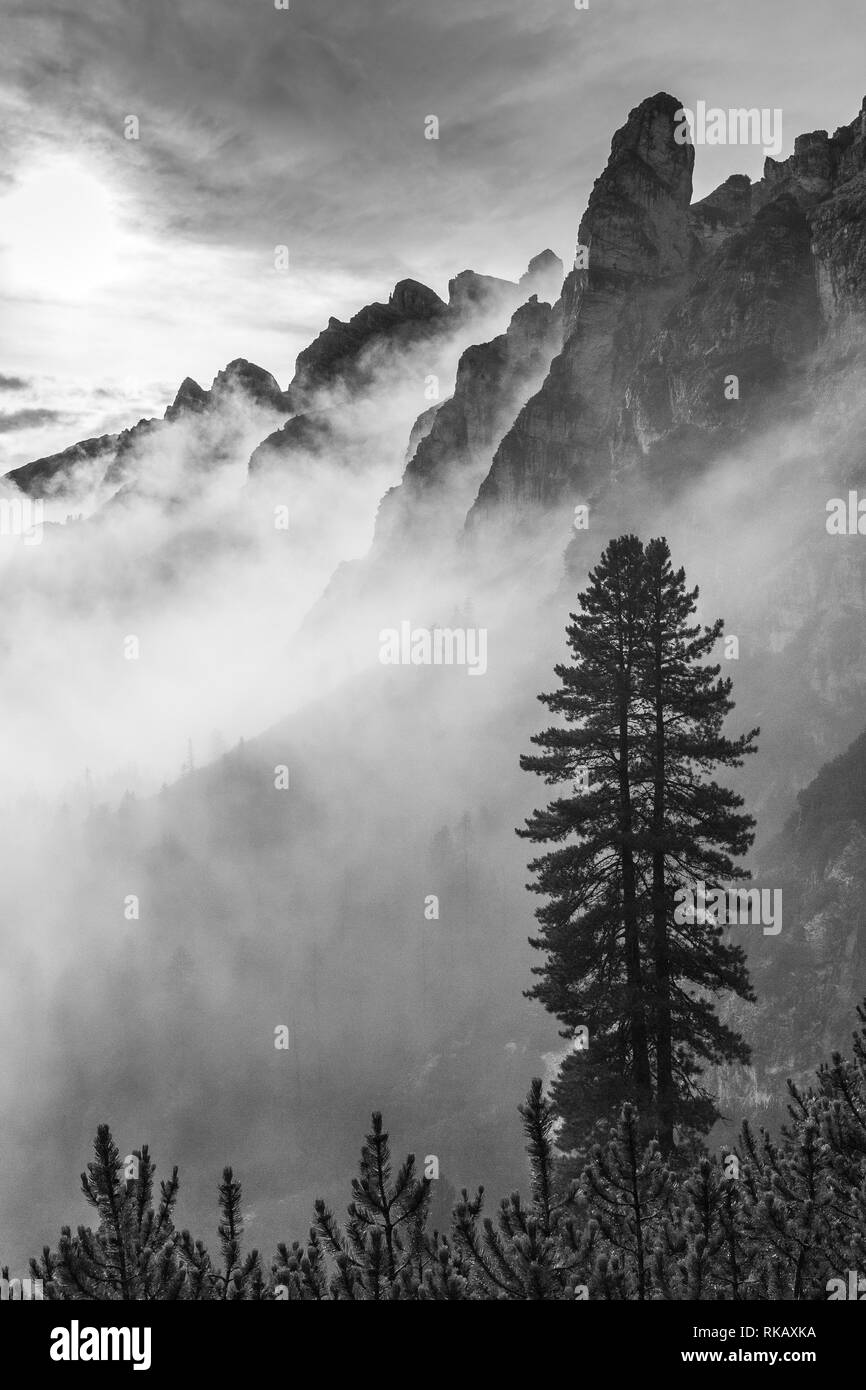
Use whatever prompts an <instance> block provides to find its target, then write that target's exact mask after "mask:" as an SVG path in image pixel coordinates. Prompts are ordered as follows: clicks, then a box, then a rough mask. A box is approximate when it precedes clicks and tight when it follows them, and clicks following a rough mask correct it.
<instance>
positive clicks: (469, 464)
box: [373, 295, 562, 559]
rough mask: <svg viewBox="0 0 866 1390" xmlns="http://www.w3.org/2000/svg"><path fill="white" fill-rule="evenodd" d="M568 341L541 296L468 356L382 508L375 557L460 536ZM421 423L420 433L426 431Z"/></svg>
mask: <svg viewBox="0 0 866 1390" xmlns="http://www.w3.org/2000/svg"><path fill="white" fill-rule="evenodd" d="M561 340H562V327H561V319H560V311H559V309H557V308H553V307H551V305H549V304H543V303H539V301H538V299H537V297H536V296H535V295H533V296H532V298H531V299H530V300H529V302H528V303H526V304H524V305H522V307H521V308H519V309H518V310H517V312H516V313H515V314H514V315H513V317H512V319H511V322H510V324H509V326H508V329H507V330H506V332H505V333H503V334H501V335H500V336H499V337H498V338H494V340H493V341H492V342H490V343H482V344H479V345H477V346H475V347H471V348H468V349H467V350H466V352H464V353H463V356H462V357H461V359H460V364H459V366H458V369H457V381H456V385H455V388H454V394H453V396H451V397H450V399H449V400H447V401H445V402H444V403H443V404H442V405H440V406H439V407H438V408H437V409H436V411H435V413H434V414H433V416H432V419H430V418H429V412H425V416H424V417H422V420H424V422H425V425H426V423H427V421H428V419H429V428H427V429H425V431H424V434H423V437H422V438H421V439H420V440H419V442H418V445H417V448H416V449H415V451H414V453H413V454H412V457H411V458H410V460H409V462H408V464H407V467H406V471H405V473H404V474H403V479H402V481H401V483H400V484H399V486H397V487H395V488H392V489H391V491H390V492H389V493H387V494H386V496H385V498H384V499H383V501H382V505H381V507H380V509H379V516H378V519H377V523H376V536H375V540H374V545H373V558H374V559H379V558H381V557H382V556H383V555H385V554H388V553H390V554H391V555H395V556H396V555H403V554H405V553H406V552H407V551H408V550H410V549H413V548H414V547H416V546H417V545H418V544H419V543H421V544H423V545H425V546H426V547H428V548H432V547H433V546H434V545H435V543H436V540H437V539H440V538H441V539H445V538H451V537H453V536H455V535H456V534H457V532H458V531H459V529H460V526H461V524H462V521H463V518H464V516H465V514H466V510H467V508H468V506H469V505H470V504H471V502H472V499H473V498H474V497H475V494H476V493H477V491H478V486H479V484H480V482H481V480H482V478H483V477H484V474H485V472H486V471H487V469H488V467H489V465H490V459H491V457H492V455H493V452H494V450H495V449H496V446H497V444H498V442H499V440H500V438H501V437H502V435H503V433H504V432H505V430H506V429H507V428H508V426H509V424H510V422H511V421H512V420H513V418H514V415H515V413H516V411H517V410H519V408H520V406H521V404H522V403H523V402H524V401H525V400H526V399H527V397H529V396H530V395H532V394H533V392H534V391H535V390H536V388H537V387H538V386H539V384H540V383H541V381H542V380H543V379H544V377H545V375H546V373H547V370H548V368H549V366H550V361H551V358H552V357H553V354H554V353H555V352H556V351H557V349H558V347H559V346H560V343H561ZM418 428H419V427H418V426H416V431H418Z"/></svg>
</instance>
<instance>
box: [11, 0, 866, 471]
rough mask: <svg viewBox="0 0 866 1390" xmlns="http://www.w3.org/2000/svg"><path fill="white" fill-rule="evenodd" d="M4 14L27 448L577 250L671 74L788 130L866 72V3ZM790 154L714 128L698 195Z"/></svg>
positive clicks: (539, 0)
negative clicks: (402, 294)
mask: <svg viewBox="0 0 866 1390" xmlns="http://www.w3.org/2000/svg"><path fill="white" fill-rule="evenodd" d="M277 3H283V0H277ZM0 18H2V45H0V121H2V128H3V130H4V135H5V138H4V140H3V141H2V148H0V471H6V470H7V469H8V468H11V467H14V466H16V465H18V464H20V463H23V462H26V461H28V460H29V459H32V458H36V457H39V456H41V455H44V454H46V453H48V452H51V451H53V450H55V449H58V448H62V447H64V446H66V445H67V444H70V443H72V442H74V441H75V440H77V439H81V438H84V437H88V436H92V435H95V434H100V433H104V432H110V431H113V430H116V429H118V428H121V427H123V426H124V425H127V424H132V423H134V422H135V421H136V420H137V419H139V418H140V417H142V416H147V415H151V414H154V413H159V414H161V413H162V411H163V410H164V409H165V406H166V405H167V404H168V403H169V402H170V400H171V399H172V397H173V395H174V393H175V391H176V389H177V387H178V385H179V384H180V382H181V380H182V379H183V378H184V377H185V376H187V375H189V376H193V377H195V378H196V379H197V380H199V381H201V382H202V384H204V385H209V384H210V381H211V380H212V379H213V377H214V375H215V374H216V373H217V371H218V370H220V368H221V367H223V366H224V365H225V363H226V362H228V361H229V360H231V359H232V358H235V357H247V358H249V359H251V360H253V361H256V362H259V363H260V364H261V365H262V366H264V367H267V368H268V369H269V370H270V371H272V372H273V373H274V374H275V375H276V376H277V378H278V379H279V380H280V382H281V383H282V384H283V385H285V384H286V383H287V382H288V380H289V379H290V377H291V375H292V370H293V365H294V359H295V356H296V355H297V353H298V351H299V350H300V349H301V348H302V347H304V346H305V345H306V344H307V343H308V342H309V341H311V339H312V338H314V337H315V336H316V334H317V333H318V332H319V331H320V330H321V329H322V328H323V327H325V325H326V324H327V321H328V318H329V317H330V315H332V314H335V315H337V316H338V317H341V318H346V317H348V316H350V315H351V314H352V313H354V312H356V311H357V309H359V308H360V307H361V306H362V305H363V304H365V303H368V302H371V301H373V300H376V299H379V300H384V299H387V296H388V294H389V292H390V290H391V288H392V287H393V285H394V284H395V283H396V282H397V281H398V280H400V279H402V278H404V277H407V276H411V277H413V278H416V279H419V280H422V281H424V282H425V283H428V284H430V285H431V286H432V287H433V288H434V289H435V290H437V292H438V293H440V294H442V295H446V294H447V284H448V280H449V278H450V277H451V276H452V275H454V274H456V273H458V272H459V271H460V270H463V269H465V268H467V267H471V268H473V269H476V270H478V271H481V272H483V273H487V274H495V275H501V276H505V277H507V278H511V279H514V278H517V277H518V276H519V275H520V273H521V272H522V271H523V270H524V269H525V267H526V264H527V262H528V260H529V258H530V257H531V256H532V255H534V254H536V253H537V252H539V251H541V250H542V249H544V248H545V247H547V246H550V247H552V249H553V250H555V251H556V252H557V253H558V254H559V255H560V256H561V257H562V258H563V260H564V261H565V263H566V265H570V264H571V263H572V260H573V255H574V247H575V242H576V234H577V226H578V222H579V219H580V215H581V213H582V211H583V209H584V207H585V205H586V200H587V197H588V195H589V192H590V190H591V187H592V182H593V179H594V178H595V177H597V175H598V174H599V173H600V172H601V170H602V168H603V167H604V164H605V161H606V159H607V155H608V153H609V149H610V140H611V136H612V134H613V132H614V130H615V129H616V128H617V127H618V126H619V125H621V124H622V123H623V121H624V120H625V118H626V116H627V114H628V111H629V110H630V109H631V108H632V107H633V106H634V105H636V104H637V103H638V102H639V101H640V100H642V99H643V98H644V97H645V96H648V95H651V94H652V93H654V92H656V91H660V90H666V91H670V92H672V93H673V94H674V95H675V96H677V97H678V98H679V99H680V100H681V101H682V102H683V103H684V104H685V105H686V106H689V107H694V105H695V104H696V102H697V101H698V100H705V101H706V102H707V103H708V104H710V105H717V106H721V107H723V108H727V107H731V106H758V107H768V108H780V109H781V110H782V112H783V157H784V156H786V155H787V154H789V153H790V152H791V149H792V147H793V140H794V137H795V135H797V134H799V133H801V132H803V131H808V130H813V129H828V130H829V131H831V132H832V131H833V130H834V129H835V128H836V127H837V126H839V125H841V124H846V123H848V122H850V121H851V120H852V119H853V118H854V116H855V115H856V114H857V112H858V111H859V109H860V103H861V99H862V96H863V88H864V85H866V84H864V79H863V74H862V43H861V42H860V41H855V39H856V36H857V34H858V32H861V31H862V29H863V27H864V22H863V18H862V4H861V0H835V3H833V4H831V5H823V6H817V5H813V4H806V3H797V4H792V3H790V0H762V3H761V4H760V5H755V4H754V3H752V0H730V3H728V4H726V5H725V6H716V5H707V4H705V3H703V4H700V3H698V4H696V3H695V0H664V3H660V0H655V3H639V0H589V8H588V9H585V10H578V9H576V8H575V6H574V4H573V3H572V0H533V3H532V4H528V3H525V2H524V3H520V0H436V2H435V3H433V0H423V3H422V0H351V3H347V0H288V8H287V9H279V10H278V9H277V8H276V6H275V3H274V0H147V3H142V2H141V0H23V3H17V4H16V3H10V0H2V3H0ZM433 115H435V116H436V117H437V119H438V121H439V139H438V140H430V139H427V138H426V135H425V131H426V130H427V129H428V128H429V126H428V121H427V118H428V117H430V116H433ZM130 118H134V119H130ZM130 135H136V136H137V137H138V138H128V137H129V136H130ZM762 163H763V152H762V150H761V149H760V148H755V147H747V148H746V147H730V146H721V147H716V148H712V149H711V148H708V147H704V148H699V149H698V151H697V161H696V173H695V196H696V197H700V196H703V195H704V194H705V193H707V192H709V191H710V190H711V189H712V188H713V187H715V186H716V185H717V184H718V183H720V182H721V181H722V180H723V179H724V178H726V177H727V176H728V175H729V174H730V173H734V172H744V173H747V174H749V175H750V176H751V177H752V178H758V177H760V174H761V168H762ZM278 246H285V247H287V248H288V268H287V269H282V268H280V269H278V268H277V267H276V265H275V248H276V247H278Z"/></svg>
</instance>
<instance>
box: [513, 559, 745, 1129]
mask: <svg viewBox="0 0 866 1390" xmlns="http://www.w3.org/2000/svg"><path fill="white" fill-rule="evenodd" d="M697 597H698V593H697V590H688V589H687V588H686V584H685V575H684V573H683V571H682V570H680V571H678V572H676V573H675V572H674V571H673V569H672V566H671V563H670V552H669V550H668V547H667V543H666V542H665V541H664V540H657V541H651V542H650V544H649V546H648V547H647V548H646V550H644V547H643V545H642V544H641V542H640V541H639V540H638V539H637V537H635V536H622V537H620V538H619V539H618V540H613V541H611V543H610V545H609V546H608V547H607V549H606V550H605V552H604V554H603V555H602V557H601V561H600V563H599V565H598V566H597V568H596V569H595V570H593V571H592V572H591V573H590V576H589V585H588V588H587V590H586V591H585V592H584V593H582V594H581V595H580V596H579V604H580V609H581V612H580V614H579V615H575V614H572V615H571V624H570V626H569V627H568V629H567V637H568V642H569V646H570V648H571V652H572V655H573V661H572V663H571V664H569V665H560V666H557V668H556V674H557V675H558V677H559V679H560V682H561V685H560V688H559V689H558V690H557V691H555V692H553V693H552V694H544V695H541V696H539V699H541V700H542V701H543V702H544V703H545V704H546V705H547V706H548V707H549V708H550V709H551V710H552V711H553V712H554V713H555V714H558V715H560V716H561V717H562V718H563V720H564V727H563V725H562V724H560V725H557V726H554V727H552V728H549V729H546V730H545V731H544V732H542V733H540V734H538V735H536V736H535V737H534V738H533V740H532V741H533V742H534V743H535V744H536V745H538V746H540V747H541V748H542V749H543V750H544V751H543V753H542V754H540V755H532V756H525V757H523V758H521V766H522V767H524V768H525V769H526V770H528V771H532V772H535V773H537V774H539V775H541V776H543V777H544V778H545V781H546V782H547V783H549V784H557V783H563V782H572V783H574V782H575V781H576V782H577V785H576V786H575V787H574V788H573V789H572V790H570V793H569V795H567V796H566V797H563V798H560V799H558V800H555V801H552V802H551V803H550V804H549V805H548V806H547V807H546V808H545V809H543V810H539V811H536V812H535V813H534V814H533V815H532V816H531V817H530V818H529V819H528V820H527V822H526V828H525V829H523V830H520V831H518V833H519V834H521V835H524V836H525V837H527V838H529V839H531V840H533V841H536V842H540V843H545V844H548V845H553V846H554V847H553V848H552V849H550V850H549V851H548V852H547V853H546V854H545V855H543V856H542V857H540V858H538V859H536V860H534V861H533V863H532V864H531V865H530V870H531V871H532V872H534V873H535V875H536V880H535V882H534V883H533V884H531V885H530V887H531V888H532V889H533V891H535V892H538V893H541V894H544V895H545V896H546V898H547V901H546V902H545V903H544V904H543V905H542V906H541V907H540V908H538V909H537V911H536V917H537V918H538V920H539V922H540V923H541V932H540V934H539V936H538V938H536V939H534V940H533V942H532V944H533V945H534V946H536V947H537V948H538V949H540V950H542V951H544V952H545V953H546V957H547V959H546V963H545V965H543V966H538V967H535V970H534V973H535V974H537V975H538V976H539V978H540V982H539V983H538V984H537V985H536V986H535V987H534V989H533V990H532V991H530V994H531V997H534V998H537V999H539V1000H540V1001H541V1002H542V1003H544V1004H545V1006H546V1007H547V1008H548V1009H549V1010H550V1011H551V1012H552V1013H555V1014H556V1015H557V1016H558V1017H559V1018H560V1019H561V1021H562V1022H563V1024H565V1025H566V1028H567V1030H568V1032H569V1033H570V1032H571V1031H572V1030H574V1029H575V1028H577V1027H579V1026H580V1025H583V1026H584V1027H585V1028H587V1029H588V1031H589V1048H588V1050H587V1051H585V1052H583V1053H582V1054H577V1055H574V1056H572V1057H570V1058H569V1059H567V1061H566V1063H565V1064H564V1066H563V1069H562V1072H561V1075H560V1078H559V1082H558V1084H557V1086H556V1088H555V1092H554V1095H555V1100H556V1103H557V1106H558V1108H559V1110H560V1112H561V1114H562V1116H563V1118H564V1120H565V1126H564V1130H563V1135H562V1142H563V1146H565V1147H569V1148H579V1147H580V1146H581V1144H582V1142H583V1141H585V1140H586V1138H587V1137H588V1134H589V1131H590V1130H591V1128H592V1125H593V1124H594V1122H595V1121H597V1120H598V1119H599V1118H601V1117H604V1116H608V1117H609V1116H610V1115H611V1113H612V1112H613V1111H614V1110H615V1109H618V1108H619V1105H620V1104H621V1103H622V1102H623V1101H631V1102H633V1103H634V1105H635V1106H636V1109H637V1112H638V1116H639V1122H640V1124H641V1127H642V1130H643V1131H644V1132H651V1131H653V1130H654V1131H655V1132H656V1133H657V1134H658V1137H659V1141H660V1146H661V1149H662V1152H663V1153H667V1152H669V1151H670V1150H671V1148H672V1147H673V1141H674V1126H675V1125H681V1126H688V1127H689V1128H693V1129H697V1130H699V1131H705V1130H706V1129H708V1128H709V1126H710V1125H711V1124H712V1122H713V1119H714V1118H715V1116H716V1111H715V1107H714V1105H713V1103H712V1100H711V1098H710V1097H709V1095H708V1094H707V1093H706V1092H705V1091H704V1090H702V1089H701V1088H700V1086H699V1084H698V1081H697V1078H698V1077H699V1075H700V1064H701V1063H702V1062H706V1061H712V1062H721V1061H730V1060H738V1061H747V1060H748V1056H749V1053H748V1048H747V1047H746V1046H745V1044H744V1043H743V1041H742V1039H740V1038H739V1037H738V1036H737V1034H735V1033H734V1032H733V1031H732V1030H731V1029H729V1028H727V1027H726V1026H725V1025H724V1024H723V1023H722V1022H721V1021H720V1020H719V1018H718V1016H717V1014H716V1012H715V1010H714V1007H713V1002H712V996H713V995H714V994H718V993H719V992H721V991H726V990H727V991H731V992H733V993H736V994H739V995H740V996H741V997H743V998H745V999H751V998H753V995H752V993H751V990H750V987H749V983H748V976H747V973H746V968H745V956H744V952H743V950H742V948H741V947H739V946H735V945H731V944H729V943H727V942H725V941H724V940H723V928H722V927H721V926H719V925H717V924H716V923H715V922H713V921H709V922H707V923H706V925H704V926H702V925H701V924H700V923H689V924H686V925H685V926H680V927H677V926H676V924H675V922H674V893H675V890H676V888H678V887H680V886H682V885H683V884H687V885H689V886H691V885H692V884H693V883H695V882H697V881H705V882H706V883H707V884H708V886H718V885H719V884H721V883H722V882H724V881H730V880H732V879H735V878H738V877H739V878H742V877H747V875H745V874H743V873H742V871H740V870H739V869H738V868H737V865H736V862H735V859H736V857H737V856H739V855H741V854H743V853H744V852H745V851H746V850H747V849H748V847H749V845H750V844H751V841H752V834H753V822H752V820H751V818H750V817H749V816H746V815H744V814H743V813H742V812H741V811H740V809H739V808H740V807H741V805H742V799H741V798H740V797H738V796H737V795H736V793H734V792H733V791H731V790H730V789H728V788H726V787H722V786H719V785H718V784H717V783H716V782H714V781H713V780H711V774H712V772H713V770H714V769H715V768H717V767H719V766H721V767H726V768H733V767H738V766H739V765H740V764H741V762H742V759H743V757H744V756H746V755H747V754H748V753H751V752H753V751H754V738H755V737H756V735H757V730H754V731H752V732H751V733H749V734H746V735H744V736H743V737H741V738H739V739H736V740H729V739H727V738H725V736H724V735H723V733H722V724H723V721H724V719H725V717H726V716H727V714H728V713H729V712H730V710H731V709H732V708H733V702H732V701H731V699H730V691H731V682H730V681H729V680H721V679H720V678H719V667H718V666H711V665H706V664H704V658H705V657H706V656H707V655H708V653H709V652H710V650H711V649H712V647H713V646H714V645H715V643H716V642H717V641H718V638H719V636H720V633H721V630H722V623H721V621H719V622H717V623H715V624H714V625H713V626H711V627H701V626H699V625H695V624H693V622H692V617H693V615H694V613H695V610H696V605H697ZM566 1035H567V1034H566Z"/></svg>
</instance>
